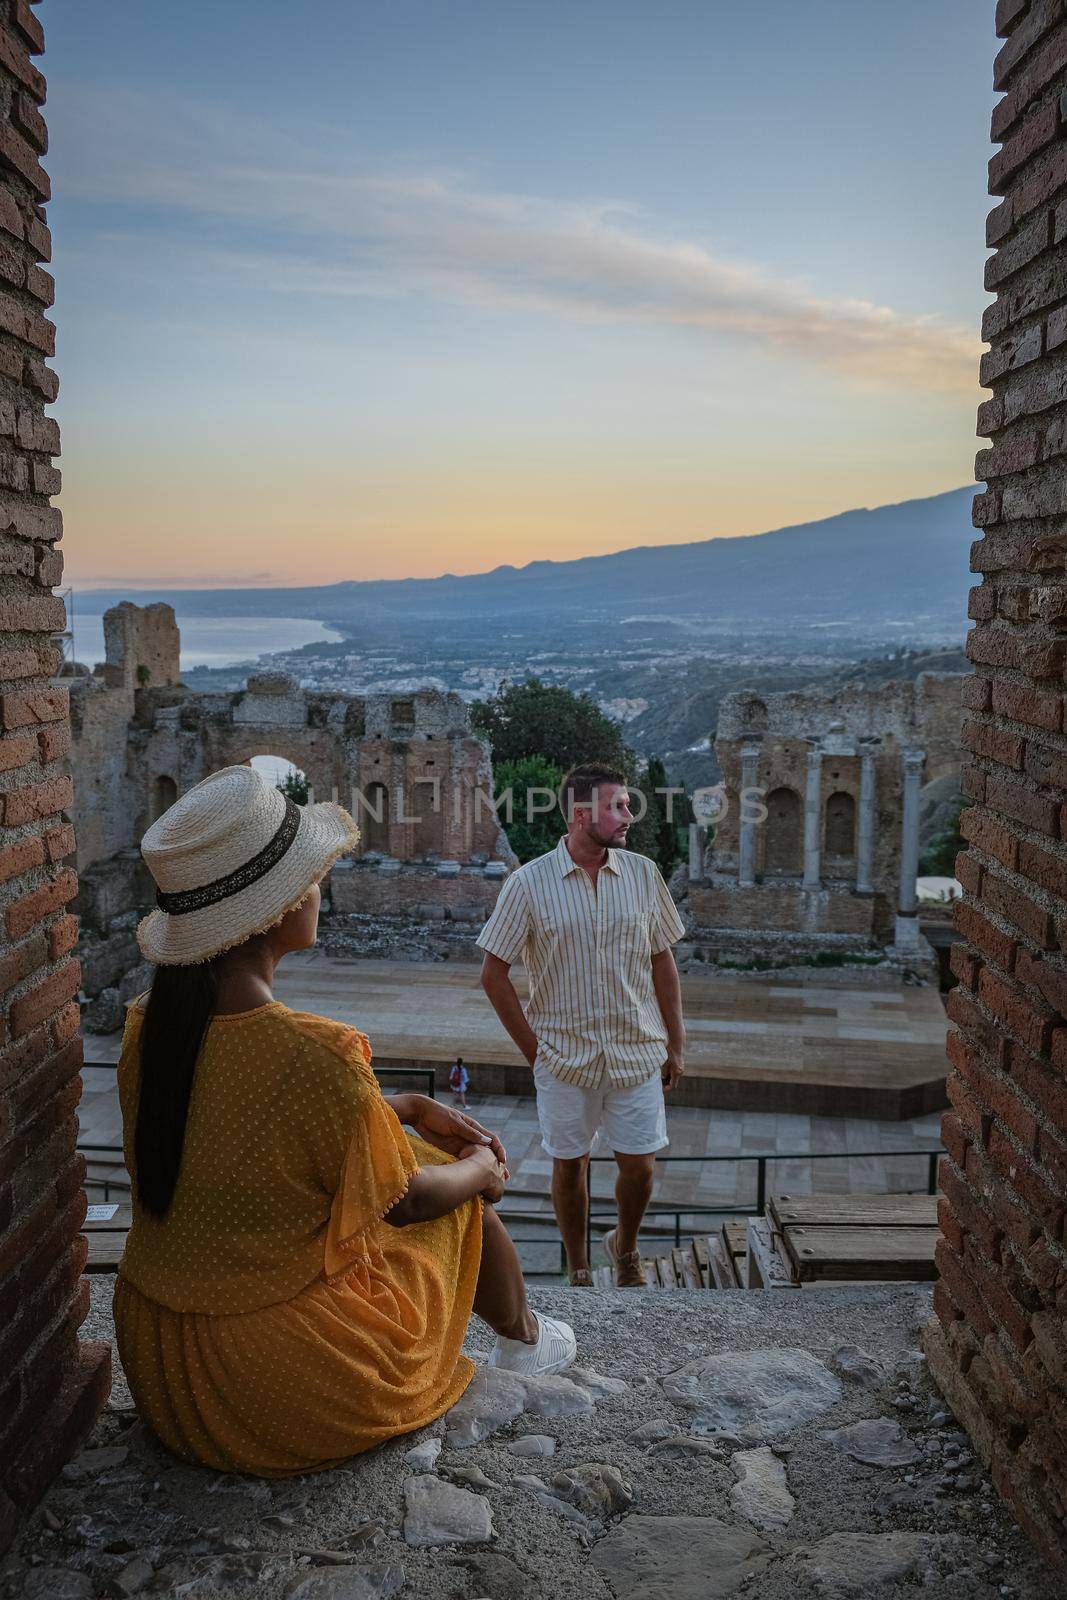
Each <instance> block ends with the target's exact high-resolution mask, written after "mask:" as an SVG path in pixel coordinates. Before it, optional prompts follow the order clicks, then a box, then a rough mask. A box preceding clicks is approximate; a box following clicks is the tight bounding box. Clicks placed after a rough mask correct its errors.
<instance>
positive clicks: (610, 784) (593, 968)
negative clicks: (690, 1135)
mask: <svg viewBox="0 0 1067 1600" xmlns="http://www.w3.org/2000/svg"><path fill="white" fill-rule="evenodd" d="M560 805H561V806H562V809H563V815H564V818H565V820H566V822H567V832H566V833H565V834H564V836H563V838H562V839H561V840H560V841H559V844H558V845H557V846H556V848H555V849H554V850H550V851H549V852H548V854H547V855H543V856H539V857H538V858H537V860H536V861H528V862H527V863H526V864H525V865H524V866H521V867H519V868H518V869H517V870H516V871H515V872H513V873H512V875H511V876H510V878H508V879H507V881H506V882H505V884H504V886H503V888H502V890H501V892H500V898H499V900H498V901H497V903H496V907H495V909H494V911H493V914H492V916H491V917H490V918H489V921H488V922H487V923H486V925H485V927H484V928H483V929H482V931H481V934H480V935H479V937H478V943H479V945H480V946H481V947H482V949H483V950H484V951H485V957H484V960H483V962H482V987H483V989H484V990H485V992H486V994H487V995H488V996H489V999H490V1001H491V1002H492V1005H493V1008H494V1010H495V1011H496V1014H497V1016H498V1017H499V1018H500V1020H501V1022H502V1023H503V1024H504V1027H505V1028H506V1029H507V1031H508V1033H509V1034H510V1035H511V1037H512V1039H514V1041H515V1043H516V1044H517V1045H518V1047H519V1049H520V1050H521V1051H522V1053H523V1055H524V1056H525V1057H526V1059H527V1061H528V1062H529V1063H530V1065H531V1067H532V1068H533V1073H534V1084H535V1087H536V1092H537V1115H538V1120H539V1122H540V1124H541V1140H542V1143H543V1145H544V1147H545V1149H546V1150H547V1152H548V1154H549V1155H550V1156H551V1157H552V1203H553V1205H554V1207H555V1212H556V1220H557V1222H558V1224H559V1230H560V1233H561V1234H562V1236H563V1242H564V1245H565V1246H566V1250H567V1261H568V1264H569V1266H570V1276H571V1282H572V1283H574V1284H583V1285H588V1284H591V1283H592V1281H593V1280H592V1276H591V1274H590V1270H589V1257H588V1251H587V1233H588V1218H589V1199H588V1190H587V1186H586V1182H587V1179H586V1174H587V1168H588V1164H589V1153H590V1150H591V1149H592V1144H593V1139H594V1138H595V1136H596V1133H597V1131H598V1129H602V1130H603V1133H604V1137H605V1138H606V1140H607V1141H608V1143H609V1144H610V1146H611V1148H612V1150H613V1151H614V1153H615V1160H616V1162H617V1164H618V1168H619V1171H618V1177H617V1180H616V1185H615V1199H616V1204H617V1206H618V1217H619V1221H618V1226H617V1227H616V1228H614V1229H612V1231H611V1233H609V1234H608V1235H607V1236H606V1238H605V1240H604V1246H605V1249H606V1250H607V1253H608V1256H609V1258H610V1259H611V1261H612V1262H613V1264H614V1267H615V1281H616V1283H617V1284H618V1286H619V1287H620V1288H636V1287H639V1286H642V1285H643V1283H644V1278H643V1276H642V1272H641V1258H640V1255H639V1253H638V1248H637V1235H638V1231H639V1229H640V1226H641V1220H642V1218H643V1217H644V1214H645V1210H646V1207H647V1206H648V1202H649V1199H650V1198H651V1195H652V1174H653V1167H654V1164H655V1159H656V1151H657V1150H661V1149H662V1148H663V1147H664V1145H666V1144H667V1142H668V1141H667V1119H666V1115H665V1112H664V1103H663V1091H664V1090H665V1089H668V1090H669V1089H672V1088H673V1087H674V1085H675V1084H676V1083H677V1082H678V1080H679V1078H680V1077H681V1076H682V1074H683V1072H684V1070H685V1068H684V1060H683V1057H684V1052H685V1030H684V1027H683V1023H682V998H681V986H680V984H679V981H678V969H677V967H676V965H675V962H674V956H673V954H672V951H671V945H672V944H674V943H675V942H676V941H677V940H678V939H680V938H681V936H682V934H683V933H684V931H685V930H684V928H683V926H682V923H681V919H680V918H679V916H678V912H677V910H676V909H675V905H674V901H673V900H672V899H671V896H670V892H669V891H668V889H667V885H666V884H665V883H664V881H663V878H662V875H661V874H660V871H659V868H658V867H657V866H656V864H655V862H654V861H651V860H650V859H649V858H648V857H647V856H642V855H637V854H634V853H631V852H630V851H627V850H625V849H623V848H622V847H623V846H624V845H625V843H626V836H627V833H628V831H629V828H630V824H631V823H632V822H633V820H634V816H633V812H632V811H631V810H630V796H629V792H628V789H627V784H626V777H625V774H624V773H621V772H619V771H617V770H616V769H615V768H614V767H609V766H604V765H601V764H599V763H597V762H586V763H584V764H583V765H581V766H577V767H573V768H572V769H571V771H570V772H569V773H568V774H567V776H566V778H564V780H563V784H562V786H561V789H560ZM520 956H521V957H522V958H523V960H524V961H525V964H526V969H527V973H528V975H529V980H530V998H529V1004H528V1007H527V1010H526V1011H525V1012H524V1011H523V1008H522V1004H521V1002H520V1000H519V997H518V995H517V993H516V992H515V987H514V985H513V983H512V981H511V977H510V973H509V968H510V967H511V965H512V963H513V962H515V961H517V960H518V959H519V957H520Z"/></svg>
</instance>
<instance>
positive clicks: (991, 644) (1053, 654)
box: [966, 625, 1064, 678]
mask: <svg viewBox="0 0 1067 1600" xmlns="http://www.w3.org/2000/svg"><path fill="white" fill-rule="evenodd" d="M966 649H967V655H968V656H969V657H970V659H971V660H972V661H975V662H978V663H980V664H982V665H984V666H989V667H994V668H996V667H1007V668H1009V669H1011V670H1013V671H1017V672H1025V673H1027V674H1028V675H1029V676H1030V677H1032V678H1054V677H1058V676H1059V674H1060V672H1061V671H1062V669H1063V664H1064V644H1063V641H1062V640H1055V641H1053V642H1052V643H1041V644H1035V642H1034V641H1033V640H1032V639H1030V638H1029V637H1028V635H1027V634H1025V633H1017V632H1016V631H1015V630H1014V629H1012V628H1008V627H994V626H989V625H986V626H984V627H977V628H972V629H971V631H970V633H969V634H968V635H967V640H966Z"/></svg>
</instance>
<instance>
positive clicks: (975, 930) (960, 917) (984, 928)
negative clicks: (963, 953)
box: [956, 903, 1018, 972]
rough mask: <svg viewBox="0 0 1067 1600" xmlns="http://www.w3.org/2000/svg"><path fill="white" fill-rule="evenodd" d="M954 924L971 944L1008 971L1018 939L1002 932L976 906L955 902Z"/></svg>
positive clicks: (1012, 962)
mask: <svg viewBox="0 0 1067 1600" xmlns="http://www.w3.org/2000/svg"><path fill="white" fill-rule="evenodd" d="M956 926H957V928H959V930H960V932H961V933H962V934H963V936H964V938H965V939H968V940H969V941H970V943H971V944H973V945H974V946H976V948H977V949H978V950H979V951H980V952H981V953H982V955H983V956H987V957H988V958H989V959H990V960H991V961H993V962H994V963H995V964H996V965H997V966H998V967H1003V968H1004V970H1005V972H1010V971H1011V969H1012V966H1013V965H1014V961H1015V952H1016V950H1017V948H1018V940H1017V939H1014V938H1013V937H1012V935H1011V934H1010V933H1005V932H1003V930H1002V929H1000V928H998V927H997V926H996V924H995V923H993V922H990V920H989V918H988V917H986V916H984V915H983V914H982V912H981V911H979V909H978V907H977V906H974V905H970V904H966V903H957V905H956Z"/></svg>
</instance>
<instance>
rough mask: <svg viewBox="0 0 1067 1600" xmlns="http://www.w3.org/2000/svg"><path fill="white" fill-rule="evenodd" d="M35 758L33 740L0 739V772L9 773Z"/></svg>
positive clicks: (35, 749)
mask: <svg viewBox="0 0 1067 1600" xmlns="http://www.w3.org/2000/svg"><path fill="white" fill-rule="evenodd" d="M36 758H37V742H36V740H35V739H27V738H25V737H23V738H21V739H0V772H11V771H12V770H13V769H14V768H15V767H24V766H26V764H27V762H30V761H34V760H36Z"/></svg>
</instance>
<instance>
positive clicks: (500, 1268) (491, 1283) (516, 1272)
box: [474, 1206, 537, 1344]
mask: <svg viewBox="0 0 1067 1600" xmlns="http://www.w3.org/2000/svg"><path fill="white" fill-rule="evenodd" d="M474 1309H475V1311H476V1312H477V1313H478V1315H479V1316H480V1317H481V1319H482V1321H483V1322H488V1324H489V1326H490V1327H491V1328H492V1330H493V1332H494V1333H499V1334H501V1335H502V1336H503V1338H505V1339H521V1340H522V1342H523V1343H524V1344H536V1342H537V1321H536V1319H535V1317H534V1314H533V1312H532V1311H531V1310H530V1307H529V1305H528V1303H527V1300H526V1284H525V1283H524V1281H523V1276H522V1268H521V1267H520V1266H519V1258H518V1256H517V1255H516V1253H515V1246H514V1245H513V1244H512V1242H511V1235H510V1234H509V1233H508V1230H507V1229H506V1228H505V1226H504V1224H503V1223H502V1222H501V1220H500V1218H499V1217H498V1216H497V1214H496V1212H495V1211H494V1210H493V1207H492V1206H485V1207H483V1210H482V1265H481V1269H480V1271H479V1273H478V1287H477V1289H476V1290H475V1291H474Z"/></svg>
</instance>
